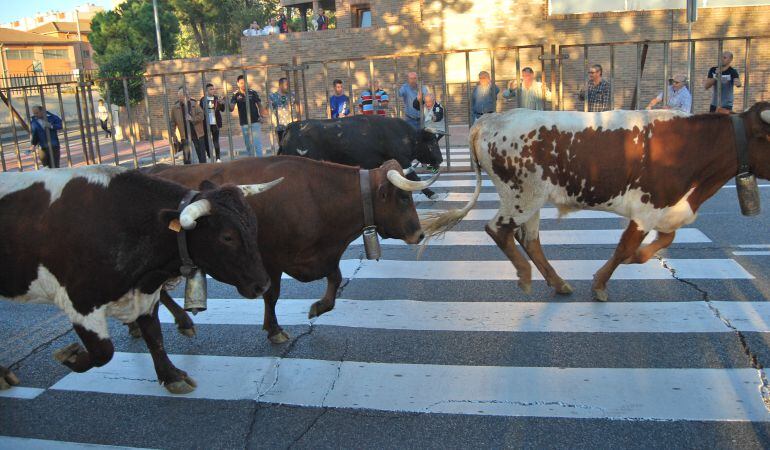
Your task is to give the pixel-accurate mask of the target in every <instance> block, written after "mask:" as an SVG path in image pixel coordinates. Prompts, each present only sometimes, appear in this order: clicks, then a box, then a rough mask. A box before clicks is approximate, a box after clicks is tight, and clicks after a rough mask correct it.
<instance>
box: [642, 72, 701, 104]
mask: <svg viewBox="0 0 770 450" xmlns="http://www.w3.org/2000/svg"><path fill="white" fill-rule="evenodd" d="M668 83H669V86H668V88H667V89H668V104H666V105H665V106H663V109H676V110H679V111H684V112H686V113H689V112H691V111H692V95H691V94H690V91H689V90H688V89H687V76H686V75H681V74H678V75H674V76H673V77H671V79H669V80H668ZM662 101H663V93H662V92H661V93H659V94H658V96H657V97H655V98H653V99H652V100H650V103H649V104H648V105H647V109H652V108H653V107H654V106H655V105H657V104H658V103H660V102H662Z"/></svg>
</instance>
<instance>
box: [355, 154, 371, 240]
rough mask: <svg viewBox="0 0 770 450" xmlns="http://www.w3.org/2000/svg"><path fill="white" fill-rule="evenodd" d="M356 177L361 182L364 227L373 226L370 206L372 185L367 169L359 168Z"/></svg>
mask: <svg viewBox="0 0 770 450" xmlns="http://www.w3.org/2000/svg"><path fill="white" fill-rule="evenodd" d="M358 178H359V180H360V182H361V202H362V203H363V207H364V229H366V228H374V207H373V206H372V187H371V184H370V183H369V171H368V170H364V169H361V170H359V171H358Z"/></svg>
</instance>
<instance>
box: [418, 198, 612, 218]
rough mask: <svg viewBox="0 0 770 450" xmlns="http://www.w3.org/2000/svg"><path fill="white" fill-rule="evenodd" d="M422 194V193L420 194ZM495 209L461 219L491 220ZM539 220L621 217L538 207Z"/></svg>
mask: <svg viewBox="0 0 770 450" xmlns="http://www.w3.org/2000/svg"><path fill="white" fill-rule="evenodd" d="M420 195H422V194H420ZM444 211H446V210H445V209H430V208H418V209H417V212H418V213H419V214H423V213H441V212H444ZM497 211H498V210H497V209H484V208H478V209H472V210H470V212H468V215H467V216H465V218H464V219H463V220H491V219H492V218H494V217H495V215H497ZM540 219H541V220H553V219H562V220H564V219H623V217H621V216H619V215H617V214H615V213H611V212H605V211H592V210H590V209H585V210H579V211H573V212H570V213H567V214H565V215H564V216H562V217H559V210H558V209H556V208H541V209H540Z"/></svg>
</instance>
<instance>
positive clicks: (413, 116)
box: [398, 72, 428, 129]
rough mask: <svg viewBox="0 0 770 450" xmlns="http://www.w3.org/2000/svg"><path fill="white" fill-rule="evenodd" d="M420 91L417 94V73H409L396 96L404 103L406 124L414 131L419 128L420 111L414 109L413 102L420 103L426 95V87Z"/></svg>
mask: <svg viewBox="0 0 770 450" xmlns="http://www.w3.org/2000/svg"><path fill="white" fill-rule="evenodd" d="M420 91H422V92H420V93H418V92H417V73H416V72H409V73H408V74H406V83H404V84H403V85H402V86H401V88H400V89H399V90H398V96H399V97H401V100H402V101H403V102H404V115H405V116H406V119H405V120H406V122H407V123H408V124H409V125H411V126H412V127H414V128H415V129H419V128H420V110H419V109H418V108H415V107H414V100H415V99H417V100H419V101H420V102H422V96H423V95H425V94H427V93H428V87H427V86H423V87H422V89H420Z"/></svg>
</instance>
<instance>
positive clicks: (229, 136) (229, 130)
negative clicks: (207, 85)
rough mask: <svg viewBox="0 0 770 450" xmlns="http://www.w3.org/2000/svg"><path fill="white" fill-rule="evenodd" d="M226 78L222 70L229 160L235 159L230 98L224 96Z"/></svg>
mask: <svg viewBox="0 0 770 450" xmlns="http://www.w3.org/2000/svg"><path fill="white" fill-rule="evenodd" d="M227 92H228V91H227V80H225V72H224V71H223V72H222V96H223V98H222V101H223V102H225V104H226V105H227V108H226V109H227V112H226V114H225V115H226V116H227V145H228V151H229V153H230V161H232V160H234V159H235V153H234V152H233V117H232V116H233V112H232V111H230V100H229V99H227V98H226V97H225V96H226V95H227Z"/></svg>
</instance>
